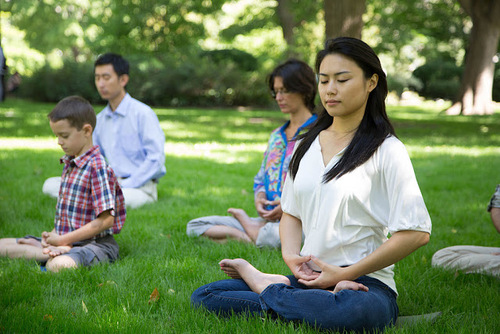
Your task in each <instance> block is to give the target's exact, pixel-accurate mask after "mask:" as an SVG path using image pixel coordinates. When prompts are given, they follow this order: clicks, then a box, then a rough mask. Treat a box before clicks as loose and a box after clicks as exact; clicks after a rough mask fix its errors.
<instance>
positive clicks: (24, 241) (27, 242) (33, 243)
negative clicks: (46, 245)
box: [17, 238, 42, 248]
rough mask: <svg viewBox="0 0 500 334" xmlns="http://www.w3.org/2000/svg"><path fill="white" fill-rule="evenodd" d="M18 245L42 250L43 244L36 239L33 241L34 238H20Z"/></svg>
mask: <svg viewBox="0 0 500 334" xmlns="http://www.w3.org/2000/svg"><path fill="white" fill-rule="evenodd" d="M17 243H18V244H20V245H31V246H34V247H40V248H42V243H41V242H40V241H38V240H36V239H33V238H19V239H18V240H17Z"/></svg>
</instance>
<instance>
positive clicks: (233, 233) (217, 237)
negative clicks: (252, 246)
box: [202, 225, 252, 243]
mask: <svg viewBox="0 0 500 334" xmlns="http://www.w3.org/2000/svg"><path fill="white" fill-rule="evenodd" d="M202 235H203V236H205V237H207V238H210V239H212V240H213V241H215V242H218V243H224V242H226V241H227V239H228V238H229V239H234V240H237V241H244V242H252V239H250V237H249V236H248V235H247V234H246V233H245V232H242V231H240V230H238V229H237V228H234V227H231V226H226V225H214V226H212V227H210V228H209V229H208V230H206V231H205V233H203V234H202Z"/></svg>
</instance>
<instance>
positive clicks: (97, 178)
mask: <svg viewBox="0 0 500 334" xmlns="http://www.w3.org/2000/svg"><path fill="white" fill-rule="evenodd" d="M91 195H92V206H93V210H94V213H95V216H96V217H98V216H99V215H100V214H101V213H103V212H104V211H108V210H112V209H114V204H115V198H114V191H113V189H111V187H110V184H109V178H108V171H107V169H106V166H105V165H101V164H98V163H93V166H92V169H91Z"/></svg>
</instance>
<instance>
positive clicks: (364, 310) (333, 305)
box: [191, 276, 399, 331]
mask: <svg viewBox="0 0 500 334" xmlns="http://www.w3.org/2000/svg"><path fill="white" fill-rule="evenodd" d="M287 277H288V278H289V279H290V282H291V285H290V286H288V285H286V284H271V285H269V286H268V287H267V288H266V289H265V290H264V291H262V293H261V294H257V293H255V292H252V291H251V290H250V288H249V287H248V285H247V284H246V283H245V282H244V281H243V280H241V279H227V280H222V281H217V282H213V283H210V284H207V285H204V286H202V287H200V288H198V289H197V290H196V291H195V292H193V294H192V296H191V302H192V304H193V305H195V306H202V307H204V308H206V309H208V310H209V311H212V312H216V313H219V314H221V315H230V314H232V312H234V313H244V312H250V313H257V314H260V315H264V314H266V313H268V314H270V315H271V316H275V315H277V316H278V317H280V318H283V319H286V320H289V321H303V322H306V323H308V324H309V325H311V326H314V327H317V328H320V329H331V330H355V331H363V330H365V331H374V330H376V329H379V330H382V329H383V328H384V327H386V326H390V325H391V324H394V323H395V322H396V318H397V315H398V312H399V310H398V305H397V304H396V294H395V293H394V291H393V290H392V289H390V288H389V287H388V286H387V285H385V284H384V283H382V282H380V281H379V280H377V279H375V278H371V277H368V276H362V277H360V278H358V279H357V280H356V282H359V283H362V284H364V285H366V286H367V287H368V288H369V291H368V292H364V291H353V290H342V291H340V292H337V293H336V294H333V293H332V292H331V291H327V290H322V289H311V288H308V287H306V286H305V285H302V284H300V283H298V282H297V279H296V278H295V277H294V276H287Z"/></svg>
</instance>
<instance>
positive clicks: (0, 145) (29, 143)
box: [0, 137, 62, 152]
mask: <svg viewBox="0 0 500 334" xmlns="http://www.w3.org/2000/svg"><path fill="white" fill-rule="evenodd" d="M0 149H2V150H15V149H36V150H38V149H46V150H60V149H61V148H60V147H59V145H57V139H56V138H55V137H50V138H49V137H44V138H26V137H24V138H23V137H17V138H10V137H8V138H6V137H0ZM61 152H62V151H61Z"/></svg>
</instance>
